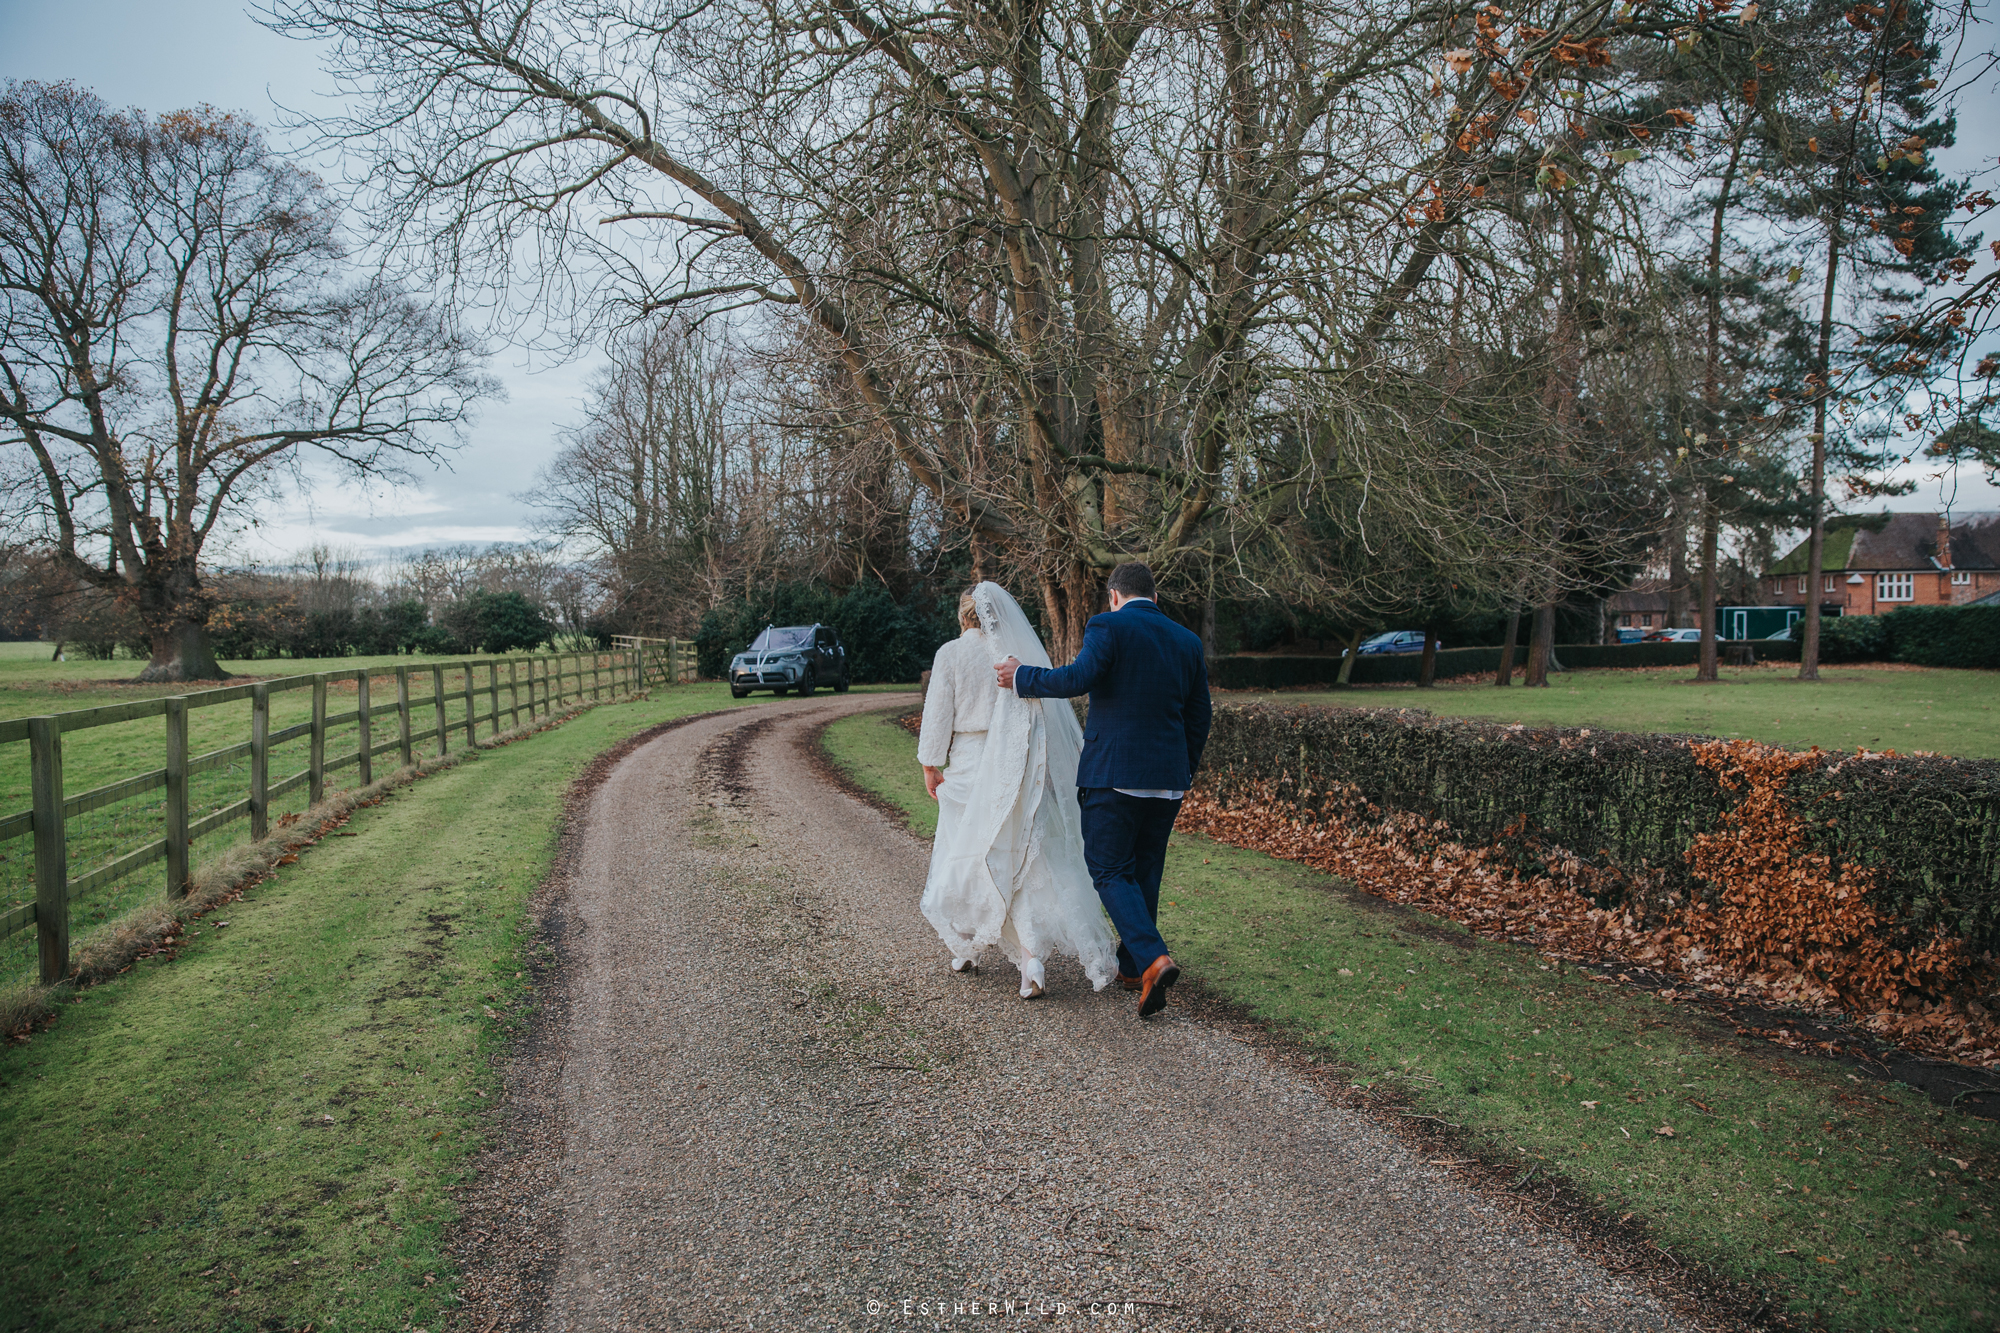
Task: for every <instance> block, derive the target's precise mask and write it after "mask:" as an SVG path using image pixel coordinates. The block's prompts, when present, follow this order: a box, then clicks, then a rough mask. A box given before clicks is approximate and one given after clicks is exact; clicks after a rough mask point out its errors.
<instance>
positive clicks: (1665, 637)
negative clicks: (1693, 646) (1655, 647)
mask: <svg viewBox="0 0 2000 1333" xmlns="http://www.w3.org/2000/svg"><path fill="white" fill-rule="evenodd" d="M1642 642H1645V643H1700V642H1701V631H1700V630H1698V629H1656V630H1654V631H1653V632H1652V633H1651V634H1648V635H1647V636H1646V637H1645V639H1643V640H1642Z"/></svg>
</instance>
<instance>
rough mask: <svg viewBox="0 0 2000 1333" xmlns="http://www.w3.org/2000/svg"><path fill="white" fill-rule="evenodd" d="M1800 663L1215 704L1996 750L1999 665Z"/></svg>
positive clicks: (1240, 695)
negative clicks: (1805, 677)
mask: <svg viewBox="0 0 2000 1333" xmlns="http://www.w3.org/2000/svg"><path fill="white" fill-rule="evenodd" d="M1797 671H1798V668H1797V667H1796V666H1789V665H1779V666H1770V667H1744V668H1737V669H1725V670H1724V671H1723V672H1722V679H1721V681H1720V682H1719V683H1717V684H1714V685H1697V684H1694V683H1693V675H1694V671H1693V669H1692V668H1689V667H1662V668H1656V669H1649V670H1643V671H1631V670H1626V671H1566V672H1561V673H1558V674H1556V675H1554V676H1551V677H1550V678H1549V688H1547V689H1545V690H1530V689H1524V688H1522V687H1521V685H1520V684H1519V683H1518V682H1517V683H1516V684H1515V685H1513V686H1511V687H1509V688H1507V689H1497V688H1495V687H1494V685H1493V683H1492V678H1491V677H1490V676H1489V677H1487V678H1486V680H1485V681H1484V683H1479V684H1447V685H1437V686H1433V687H1432V688H1430V689H1428V690H1419V689H1417V688H1416V687H1415V686H1414V685H1361V686H1356V687H1354V688H1352V689H1346V690H1285V691H1281V692H1277V693H1265V692H1259V691H1250V690H1244V691H1240V692H1237V691H1232V692H1228V693H1222V694H1218V695H1217V696H1216V698H1217V700H1218V701H1222V702H1229V703H1248V702H1251V701H1253V700H1254V701H1264V702H1269V703H1282V704H1314V705H1324V706H1327V707H1334V708H1427V709H1429V710H1430V711H1431V712H1433V713H1438V714H1440V715H1443V716H1446V717H1478V718H1488V719H1491V720H1493V721H1496V722H1509V723H1512V722H1525V723H1529V724H1534V723H1552V724H1556V725H1559V726H1580V727H1604V728H1606V729H1609V730H1614V731H1666V732H1694V733H1699V734H1701V735H1706V736H1725V737H1738V736H1742V737H1748V738H1750V739H1753V740H1760V741H1765V742H1768V743H1769V744H1772V745H1784V746H1788V747H1790V748H1791V749H1795V750H1803V749H1806V748H1808V747H1810V746H1814V745H1817V746H1819V747H1820V748H1821V749H1825V750H1852V749H1854V748H1855V747H1856V746H1866V747H1867V748H1869V749H1871V750H1891V749H1893V750H1899V751H1902V752H1903V753H1905V754H1907V753H1909V752H1910V751H1912V750H1935V751H1937V752H1938V753H1940V754H1955V755H1964V756H1968V757H1973V758H1988V759H1990V758H1995V757H2000V672H1992V671H1941V670H1930V669H1925V668H1918V667H1911V668H1902V667H1890V668H1883V667H1829V668H1826V669H1825V670H1824V671H1822V672H1821V675H1822V676H1823V679H1822V680H1820V681H1819V682H1818V683H1816V684H1815V683H1809V682H1806V681H1801V680H1799V679H1798V677H1797V675H1796V673H1797Z"/></svg>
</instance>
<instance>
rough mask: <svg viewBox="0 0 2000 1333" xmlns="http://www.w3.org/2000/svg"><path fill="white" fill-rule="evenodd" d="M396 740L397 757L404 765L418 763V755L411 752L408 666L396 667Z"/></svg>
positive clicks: (406, 766)
mask: <svg viewBox="0 0 2000 1333" xmlns="http://www.w3.org/2000/svg"><path fill="white" fill-rule="evenodd" d="M396 742H397V753H396V757H397V758H399V759H401V760H402V761H403V767H404V768H408V767H409V766H410V765H412V764H414V763H416V762H417V760H416V756H415V755H413V754H411V753H410V669H409V668H408V667H406V666H399V667H397V668H396Z"/></svg>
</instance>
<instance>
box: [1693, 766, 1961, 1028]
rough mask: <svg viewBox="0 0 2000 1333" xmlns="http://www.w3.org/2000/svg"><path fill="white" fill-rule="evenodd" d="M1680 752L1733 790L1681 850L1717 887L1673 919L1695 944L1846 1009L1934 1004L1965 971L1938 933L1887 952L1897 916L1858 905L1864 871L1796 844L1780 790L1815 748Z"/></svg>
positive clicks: (1797, 835)
mask: <svg viewBox="0 0 2000 1333" xmlns="http://www.w3.org/2000/svg"><path fill="white" fill-rule="evenodd" d="M1689 748H1691V749H1692V750H1693V751H1694V753H1695V758H1696V760H1697V762H1699V763H1700V764H1701V766H1702V767H1703V768H1706V769H1708V770H1710V771H1711V772H1713V773H1714V774H1715V775H1716V777H1717V779H1718V780H1719V781H1720V782H1721V783H1722V785H1723V787H1724V789H1726V790H1728V791H1735V792H1741V793H1742V794H1743V795H1742V798H1741V799H1740V800H1738V801H1737V803H1736V805H1735V806H1734V807H1733V808H1731V809H1730V810H1729V811H1728V812H1727V813H1725V814H1724V815H1723V816H1722V827H1721V828H1719V829H1716V830H1713V831H1711V832H1708V833H1703V834H1700V835H1699V836H1697V837H1696V838H1695V840H1694V842H1693V844H1692V845H1691V846H1690V847H1689V848H1688V853H1687V859H1688V864H1689V865H1690V866H1691V867H1692V868H1693V869H1694V871H1695V873H1696V874H1697V875H1699V876H1701V877H1702V878H1703V879H1704V880H1706V881H1708V883H1710V884H1711V885H1713V886H1715V890H1716V892H1715V893H1714V895H1713V896H1712V897H1709V898H1707V899H1703V900H1700V901H1697V902H1694V903H1692V904H1690V905H1689V907H1688V909H1687V911H1686V913H1685V914H1684V916H1683V917H1682V919H1681V921H1680V922H1679V923H1678V925H1679V933H1682V934H1685V935H1686V936H1688V937H1689V938H1690V939H1691V940H1693V941H1694V943H1695V946H1696V947H1698V948H1700V949H1702V950H1703V951H1704V952H1705V953H1707V954H1709V955H1711V956H1713V957H1715V958H1716V959H1718V960H1720V961H1723V962H1726V963H1728V964H1729V965H1731V966H1733V967H1734V968H1736V969H1739V970H1741V971H1744V972H1773V971H1785V970H1791V969H1796V970H1798V971H1800V972H1803V973H1806V974H1807V975H1809V976H1811V977H1813V978H1814V979H1815V980H1817V981H1819V982H1820V983H1821V984H1822V985H1824V986H1825V987H1827V988H1828V989H1829V990H1831V991H1833V992H1834V994H1836V995H1838V996H1839V997H1840V1001H1841V1007H1842V1008H1844V1009H1847V1010H1849V1011H1850V1012H1854V1013H1873V1012H1876V1011H1878V1010H1884V1009H1898V1008H1900V1007H1902V1005H1903V1003H1904V1001H1905V999H1906V998H1907V999H1917V1000H1922V999H1925V998H1928V999H1931V1000H1936V999H1938V998H1940V997H1941V996H1943V995H1945V994H1948V993H1949V992H1950V990H1951V988H1952V987H1953V985H1954V983H1956V982H1957V981H1959V980H1960V979H1961V978H1963V977H1964V976H1965V975H1966V973H1967V972H1968V971H1969V969H1970V967H1971V963H1972V960H1971V959H1970V958H1969V957H1967V955H1966V951H1965V948H1964V946H1963V944H1961V943H1960V942H1959V941H1958V940H1956V939H1951V938H1949V937H1947V936H1945V935H1944V934H1943V933H1942V932H1941V931H1933V933H1932V935H1931V937H1930V938H1929V939H1928V940H1925V941H1923V942H1922V943H1921V944H1920V945H1919V946H1918V947H1916V948H1914V949H1902V948H1896V947H1893V946H1892V945H1891V944H1890V941H1892V940H1894V939H1895V938H1896V936H1897V935H1898V933H1899V932H1898V931H1897V930H1896V923H1895V922H1894V921H1893V920H1892V919H1891V918H1889V917H1888V916H1887V915H1885V914H1884V913H1883V912H1881V911H1880V910H1879V909H1877V908H1876V907H1875V906H1874V904H1873V903H1871V902H1870V901H1869V896H1868V895H1869V890H1871V889H1872V888H1874V887H1875V875H1874V874H1873V873H1872V872H1869V871H1864V870H1857V869H1855V868H1853V867H1849V866H1840V865H1836V864H1834V862H1833V859H1832V858H1831V857H1829V856H1827V855H1826V854H1825V853H1824V852H1815V851H1812V850H1810V849H1808V848H1807V846H1806V841H1805V832H1806V826H1805V821H1804V820H1803V819H1801V818H1800V817H1799V816H1798V814H1797V813H1796V812H1795V811H1794V810H1793V809H1792V807H1791V803H1790V802H1789V801H1787V800H1786V799H1785V786H1786V784H1787V783H1788V782H1789V780H1790V779H1791V776H1792V774H1794V773H1796V772H1798V771H1799V770H1800V769H1802V768H1806V767H1809V766H1810V765H1812V764H1813V763H1814V762H1815V758H1816V756H1815V755H1813V754H1795V753H1792V752H1790V751H1787V750H1779V749H1773V748H1772V747H1770V746H1767V745H1759V744H1757V743H1756V742H1754V741H1710V742H1706V743H1701V742H1697V743H1695V744H1693V745H1691V746H1690V747H1689Z"/></svg>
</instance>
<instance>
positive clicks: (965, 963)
mask: <svg viewBox="0 0 2000 1333" xmlns="http://www.w3.org/2000/svg"><path fill="white" fill-rule="evenodd" d="M951 970H952V971H954V972H963V973H965V975H967V976H969V977H976V976H978V975H979V964H977V963H975V962H973V961H972V960H971V959H970V958H954V959H952V960H951Z"/></svg>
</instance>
